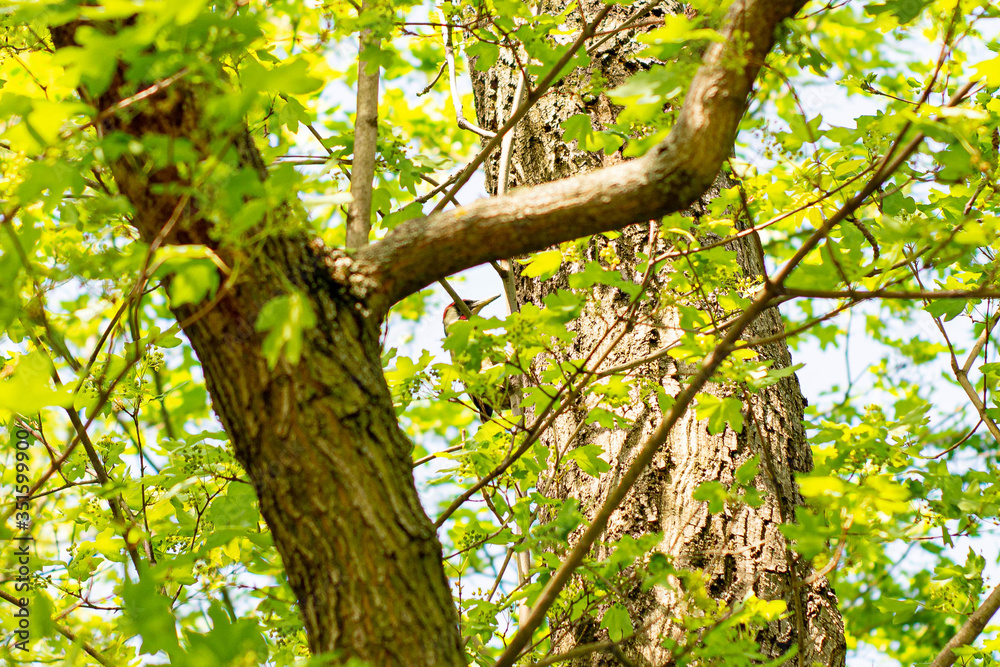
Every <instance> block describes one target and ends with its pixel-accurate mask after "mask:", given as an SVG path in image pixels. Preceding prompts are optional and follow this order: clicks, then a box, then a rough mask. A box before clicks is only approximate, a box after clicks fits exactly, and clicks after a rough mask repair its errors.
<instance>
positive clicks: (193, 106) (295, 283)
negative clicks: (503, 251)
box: [52, 24, 466, 667]
mask: <svg viewBox="0 0 1000 667" xmlns="http://www.w3.org/2000/svg"><path fill="white" fill-rule="evenodd" d="M76 27H77V24H68V25H64V26H61V27H59V28H55V29H53V30H52V35H53V40H54V42H55V44H56V46H57V47H63V46H67V45H71V44H73V39H74V32H75V29H76ZM127 91H128V88H127V84H126V83H125V77H124V74H123V72H122V70H121V69H120V68H119V70H118V72H117V73H116V75H115V77H114V79H113V81H112V83H111V85H110V86H109V88H108V90H107V91H106V92H105V93H104V94H102V95H101V97H100V99H98V100H96V101H95V107H96V108H98V109H108V108H112V107H113V106H114V105H115V104H117V103H118V102H119V101H120V100H121V99H122V98H123V97H125V96H126V95H128V94H129V93H128V92H127ZM202 93H204V91H202V90H199V89H198V87H197V86H193V85H184V84H182V83H178V84H176V85H175V86H173V87H172V88H170V89H169V90H168V91H167V92H166V93H160V94H158V95H157V96H155V97H154V98H153V101H155V104H150V105H136V106H134V107H132V109H131V113H130V114H129V116H128V118H127V119H125V120H123V119H121V118H120V117H118V116H111V117H110V118H108V119H107V120H106V121H105V122H104V124H103V130H104V131H106V132H109V131H121V132H125V133H128V134H129V135H131V136H133V137H137V138H140V137H143V136H144V135H145V134H149V133H157V134H160V135H165V136H166V137H168V138H169V139H171V140H173V139H185V140H187V141H190V142H191V144H192V145H193V147H194V148H195V150H197V151H199V153H201V155H202V157H207V156H209V155H211V154H212V151H213V149H217V147H218V143H217V142H218V137H219V135H218V134H217V135H214V136H213V135H209V132H210V131H218V130H219V128H212V129H211V130H210V129H208V128H204V127H202V125H203V123H202V122H201V120H202V116H203V114H202V109H201V108H200V99H201V94H202ZM227 132H228V133H229V134H230V135H231V136H232V146H231V147H228V148H227V150H226V151H225V153H224V155H225V159H226V160H227V161H228V162H229V166H231V167H233V168H234V169H239V168H244V169H249V170H252V171H255V172H256V173H257V174H258V175H259V177H260V178H261V179H264V178H265V177H266V173H265V170H264V166H263V162H262V161H261V157H260V154H259V152H258V151H257V148H256V147H255V145H254V143H253V140H252V138H251V137H250V135H249V134H248V133H247V132H246V130H245V129H241V128H239V127H237V128H228V129H227ZM222 136H225V135H222ZM213 142H216V143H213ZM111 169H112V172H113V175H114V178H115V182H116V184H117V185H118V188H119V190H120V191H121V192H122V194H124V195H125V196H126V197H127V198H128V200H129V201H130V202H131V204H132V207H133V208H134V216H133V224H134V225H135V227H136V229H137V230H138V231H139V234H140V235H141V237H142V239H143V240H144V241H145V242H146V243H149V244H153V243H155V244H157V245H159V244H160V243H163V244H202V245H205V246H207V247H209V248H212V249H213V251H214V252H215V253H216V255H217V256H218V257H220V258H221V260H222V261H223V262H225V263H226V264H227V265H228V266H230V267H236V266H238V265H239V263H240V261H241V258H240V257H239V256H238V254H237V253H235V252H232V251H231V250H229V249H227V247H225V246H223V245H222V244H220V243H219V241H218V240H217V236H215V235H213V234H212V233H210V230H211V228H212V223H211V222H210V221H209V220H207V219H206V218H204V217H203V215H202V212H201V211H200V210H199V208H198V206H197V205H196V200H194V199H193V198H192V199H190V200H188V199H185V198H184V197H183V196H181V195H178V194H174V193H177V192H187V191H190V189H191V188H192V187H193V186H192V184H191V182H190V181H189V180H187V179H186V178H185V177H184V176H183V175H182V174H181V173H179V171H178V170H177V169H176V168H175V167H174V166H173V165H168V166H165V167H164V166H157V165H154V164H153V163H152V161H149V162H145V161H144V160H143V159H141V158H138V157H134V156H132V155H127V156H125V157H122V158H120V159H118V160H117V161H115V162H113V163H112V164H111ZM164 185H167V186H170V187H164ZM269 215H270V216H271V219H270V220H269V221H268V224H267V228H268V229H280V230H294V229H296V227H297V226H298V220H300V219H301V217H300V216H299V215H298V213H297V212H296V211H295V210H294V209H293V205H284V206H280V207H277V208H275V209H274V210H272V211H271V212H270V213H269ZM254 251H255V255H254V261H253V262H252V263H244V264H242V265H241V266H239V271H234V275H238V280H236V281H235V282H234V283H233V284H231V285H230V284H227V285H224V286H222V287H221V288H220V290H219V293H218V294H217V295H216V297H215V299H214V302H206V303H203V304H198V305H196V306H195V305H187V306H181V307H179V308H175V309H174V313H175V315H176V316H177V321H178V322H180V323H182V327H183V329H184V333H185V334H186V335H187V337H188V339H189V340H190V341H191V345H192V347H193V348H194V350H195V352H196V353H197V355H198V358H199V360H200V361H201V364H202V368H203V369H204V373H205V383H206V385H207V387H208V391H209V393H210V395H211V397H212V404H213V408H214V409H215V412H216V414H218V416H219V418H220V419H221V421H222V423H223V425H224V426H225V429H226V432H227V434H228V435H229V437H230V441H231V443H232V447H233V450H234V453H235V455H236V457H237V459H238V460H239V461H240V463H241V464H242V465H243V467H244V468H245V469H246V471H247V474H248V475H249V477H250V479H251V481H252V482H253V485H254V488H255V489H256V491H257V496H258V498H259V501H260V510H261V514H262V515H263V517H264V519H265V520H266V521H267V524H268V526H269V527H270V529H271V533H272V535H273V538H274V543H275V545H276V547H277V549H278V552H279V553H280V554H281V558H282V561H283V563H284V566H285V570H286V572H287V575H288V581H289V583H290V585H291V587H292V590H293V591H294V592H295V596H296V598H297V599H298V600H299V602H300V605H301V612H302V616H303V621H304V624H305V628H306V632H307V635H308V638H309V648H310V650H311V651H312V652H313V654H315V655H318V654H320V653H324V652H327V651H336V655H338V656H339V657H340V658H348V657H353V658H358V659H360V660H362V661H366V662H367V663H369V664H372V665H384V666H386V667H389V666H394V665H398V666H400V667H402V666H404V665H405V666H407V667H409V666H415V665H420V666H425V667H441V666H449V667H451V666H454V667H457V666H459V665H465V664H466V661H465V656H464V652H463V650H462V647H461V644H460V635H459V630H458V615H457V613H456V611H455V606H454V604H453V602H452V598H451V590H450V588H449V585H448V581H447V578H446V577H445V574H444V570H443V568H442V565H441V562H442V551H441V544H440V542H439V541H438V539H437V535H436V532H435V530H434V526H433V525H432V523H431V521H430V519H428V517H427V515H426V514H425V513H424V510H423V508H422V507H421V504H420V500H419V498H418V496H417V491H416V486H415V484H414V480H413V463H412V459H411V455H410V454H411V444H410V442H409V440H408V439H407V438H406V436H405V435H404V434H403V432H402V431H401V430H400V428H399V426H398V422H397V420H396V415H395V411H394V410H393V406H392V399H391V396H390V393H389V388H388V386H387V385H386V383H385V378H384V376H383V374H382V363H381V359H380V353H381V349H380V344H379V328H380V325H381V319H380V318H379V317H372V316H371V308H370V307H369V304H368V303H367V302H366V297H367V296H368V295H370V293H371V290H370V289H369V287H370V285H369V284H368V282H366V279H365V278H364V277H363V276H361V275H359V274H357V273H354V265H353V264H352V262H351V261H350V259H348V258H347V256H346V255H344V253H342V252H339V251H326V250H323V248H322V245H321V244H320V243H319V242H310V241H309V240H308V239H307V238H306V236H305V235H304V234H298V233H295V232H294V231H287V232H285V233H284V234H281V235H277V234H275V235H271V236H270V237H268V238H266V240H265V241H263V242H262V243H260V244H259V245H258V246H257V247H255V248H254ZM293 291H295V292H298V293H300V294H302V295H306V296H307V297H308V298H309V299H310V301H311V304H312V306H313V309H314V311H315V313H316V319H317V322H316V326H315V327H313V328H311V329H309V330H308V331H306V332H305V336H304V338H305V340H304V341H303V345H302V350H303V352H302V358H301V359H300V361H299V363H298V364H295V365H292V364H289V363H288V362H286V361H285V360H284V359H279V361H278V363H277V366H276V367H275V368H273V369H271V368H269V367H268V364H267V361H266V359H265V356H264V353H263V347H264V346H263V340H264V333H263V332H260V331H257V330H256V328H255V324H256V322H257V318H258V315H259V314H260V312H261V309H262V308H263V306H264V305H265V304H266V303H268V302H269V301H271V300H272V299H274V298H275V297H280V296H287V295H288V294H290V293H291V292H293Z"/></svg>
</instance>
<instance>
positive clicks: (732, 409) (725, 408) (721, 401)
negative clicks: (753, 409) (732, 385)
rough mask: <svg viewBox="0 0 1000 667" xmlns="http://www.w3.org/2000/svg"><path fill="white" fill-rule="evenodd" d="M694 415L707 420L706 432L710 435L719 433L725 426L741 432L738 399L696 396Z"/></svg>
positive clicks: (741, 415) (706, 395)
mask: <svg viewBox="0 0 1000 667" xmlns="http://www.w3.org/2000/svg"><path fill="white" fill-rule="evenodd" d="M695 413H696V414H697V415H698V419H707V420H708V432H709V433H710V434H712V435H715V434H716V433H721V432H722V431H723V430H725V428H726V426H727V425H728V426H729V427H730V428H732V429H733V430H734V431H736V432H737V433H740V432H742V431H743V402H742V401H741V400H739V399H738V398H733V397H731V396H730V397H726V398H719V397H717V396H713V395H712V394H704V393H702V394H698V405H697V407H696V409H695Z"/></svg>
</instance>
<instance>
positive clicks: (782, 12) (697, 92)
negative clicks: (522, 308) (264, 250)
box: [356, 0, 806, 312]
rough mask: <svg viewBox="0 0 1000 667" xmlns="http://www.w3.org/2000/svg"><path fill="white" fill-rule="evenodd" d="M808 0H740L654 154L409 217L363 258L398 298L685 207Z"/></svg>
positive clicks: (711, 174)
mask: <svg viewBox="0 0 1000 667" xmlns="http://www.w3.org/2000/svg"><path fill="white" fill-rule="evenodd" d="M805 2H806V0H737V1H736V2H735V3H734V4H733V6H732V8H731V9H730V11H729V16H728V17H727V20H726V24H725V27H724V28H723V40H722V41H721V42H717V43H715V44H713V45H712V46H711V47H710V48H709V49H708V50H707V51H706V54H705V58H704V62H703V64H702V66H701V68H700V69H699V70H698V72H697V74H696V75H695V77H694V80H693V81H692V82H691V87H690V89H689V90H688V94H687V98H686V99H685V101H684V106H683V107H682V108H681V111H680V114H679V116H678V119H677V124H676V125H675V126H674V129H673V130H672V131H671V133H670V135H669V136H668V137H667V138H666V139H665V140H664V141H663V142H661V143H660V144H659V145H658V146H656V147H655V148H654V149H653V150H651V151H650V152H649V153H647V154H646V155H645V156H644V157H642V158H639V159H636V160H632V161H630V162H626V163H623V164H620V165H616V166H614V167H610V168H606V169H601V170H598V171H595V172H591V173H589V174H584V175H580V176H575V177H573V178H568V179H564V180H561V181H556V182H553V183H546V184H543V185H538V186H536V187H533V188H530V189H527V188H526V189H523V190H517V191H514V192H512V193H510V194H507V195H504V196H502V197H496V198H492V199H482V200H479V201H477V202H474V203H472V204H470V205H468V206H462V207H459V208H455V209H451V210H449V211H441V212H438V213H435V214H432V215H430V216H427V217H425V218H418V219H415V220H410V221H407V222H405V223H403V224H401V225H400V226H399V227H397V228H396V229H395V230H393V231H392V232H390V233H389V234H387V235H386V237H385V238H384V239H383V240H382V241H380V242H378V243H376V244H374V245H371V246H368V247H366V248H362V249H361V250H359V251H358V253H357V254H356V258H357V259H358V260H359V262H361V263H362V264H367V265H368V266H367V267H366V268H365V270H366V271H367V272H369V273H370V274H371V276H372V278H374V279H375V282H376V283H377V284H378V287H377V288H376V289H377V293H376V294H375V295H374V297H373V299H372V302H371V305H372V306H373V307H374V308H375V309H376V310H377V311H381V312H384V311H385V310H386V309H388V307H389V306H391V305H392V304H393V303H395V302H397V301H399V300H400V299H402V298H403V297H405V296H407V295H408V294H412V293H413V292H415V291H417V290H419V289H421V288H422V287H424V286H426V285H428V284H430V283H431V282H433V281H435V280H438V279H439V278H442V277H445V276H448V275H450V274H452V273H455V272H457V271H461V270H463V269H467V268H470V267H473V266H476V265H478V264H482V263H484V262H488V261H490V260H492V259H501V258H504V257H512V256H515V255H519V254H524V253H528V252H533V251H536V250H540V249H542V248H546V247H548V246H551V245H553V244H556V243H560V242H562V241H566V240H569V239H574V238H578V237H580V236H585V235H588V234H596V233H599V232H604V231H610V230H614V229H620V228H622V227H624V226H626V225H629V224H632V223H636V222H641V221H644V220H649V219H651V218H654V217H659V216H663V215H666V214H668V213H673V212H676V211H681V210H684V209H685V208H687V206H688V205H689V204H690V203H691V202H693V201H695V200H696V199H697V198H698V197H699V196H700V195H701V194H702V193H703V192H704V191H705V190H707V189H708V187H709V186H710V185H711V184H712V182H713V181H714V180H715V177H716V175H717V174H718V172H719V169H721V167H722V164H723V161H724V160H725V159H726V157H727V156H728V155H729V154H730V152H731V151H732V146H733V141H734V140H735V136H736V130H737V128H738V126H739V123H740V119H741V118H742V117H743V114H744V112H745V111H746V108H747V104H748V100H749V96H750V92H751V89H752V87H753V83H754V80H755V78H756V76H757V72H758V71H759V70H760V68H761V65H762V64H763V63H764V59H765V57H766V56H767V54H768V52H769V51H770V50H771V47H772V46H773V44H774V34H775V30H776V29H777V27H778V25H779V24H780V23H781V22H782V21H783V20H784V19H786V18H789V17H791V16H793V15H794V14H795V13H796V12H797V11H798V10H799V9H800V8H801V7H802V6H803V5H804V4H805Z"/></svg>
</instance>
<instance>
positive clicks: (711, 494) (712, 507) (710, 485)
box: [691, 479, 729, 514]
mask: <svg viewBox="0 0 1000 667" xmlns="http://www.w3.org/2000/svg"><path fill="white" fill-rule="evenodd" d="M691 498H692V499H694V500H700V501H702V502H707V503H708V511H709V512H711V513H712V514H718V513H719V512H721V511H722V510H723V509H725V507H726V501H727V500H728V499H729V492H728V491H726V487H724V486H723V485H722V482H719V481H718V480H714V479H712V480H709V481H707V482H702V483H701V484H699V485H698V488H697V489H695V490H694V493H692V494H691Z"/></svg>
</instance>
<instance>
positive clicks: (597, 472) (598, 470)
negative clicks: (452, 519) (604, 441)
mask: <svg viewBox="0 0 1000 667" xmlns="http://www.w3.org/2000/svg"><path fill="white" fill-rule="evenodd" d="M602 454H604V450H603V449H602V448H601V446H600V445H593V444H591V445H583V446H582V447H577V448H576V449H574V450H573V451H571V452H570V453H569V454H567V455H566V459H567V460H570V461H576V464H577V465H578V466H580V470H582V471H583V472H585V473H587V474H588V475H590V476H591V477H600V476H601V475H602V474H603V473H606V472H607V471H609V470H611V466H610V465H609V464H608V462H607V461H605V460H604V459H602V458H601V455H602Z"/></svg>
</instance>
